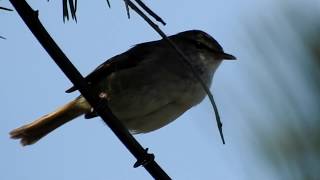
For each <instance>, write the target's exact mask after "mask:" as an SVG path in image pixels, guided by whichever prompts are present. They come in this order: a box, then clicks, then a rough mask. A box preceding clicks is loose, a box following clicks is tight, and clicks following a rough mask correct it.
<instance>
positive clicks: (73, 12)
mask: <svg viewBox="0 0 320 180" xmlns="http://www.w3.org/2000/svg"><path fill="white" fill-rule="evenodd" d="M68 4H69V9H70V13H71V17H72V19H73V20H75V21H76V22H77V16H76V11H77V5H78V0H75V1H74V2H73V0H62V8H63V22H65V19H67V20H69V11H68Z"/></svg>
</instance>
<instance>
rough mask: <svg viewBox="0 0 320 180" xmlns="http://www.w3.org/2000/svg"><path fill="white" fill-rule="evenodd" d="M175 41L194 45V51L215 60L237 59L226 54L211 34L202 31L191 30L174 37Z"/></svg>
mask: <svg viewBox="0 0 320 180" xmlns="http://www.w3.org/2000/svg"><path fill="white" fill-rule="evenodd" d="M172 39H173V40H175V39H176V40H177V41H180V42H183V43H187V44H189V45H192V46H193V47H192V48H193V49H194V50H196V51H198V52H199V53H202V54H207V55H209V56H211V57H212V58H210V59H214V60H220V61H221V60H235V59H236V57H235V56H233V55H231V54H228V53H225V52H224V51H223V48H222V47H221V45H220V44H219V43H218V42H217V41H216V40H215V39H214V38H213V37H212V36H210V35H209V34H207V33H205V32H203V31H200V30H189V31H184V32H180V33H178V34H176V35H173V36H172Z"/></svg>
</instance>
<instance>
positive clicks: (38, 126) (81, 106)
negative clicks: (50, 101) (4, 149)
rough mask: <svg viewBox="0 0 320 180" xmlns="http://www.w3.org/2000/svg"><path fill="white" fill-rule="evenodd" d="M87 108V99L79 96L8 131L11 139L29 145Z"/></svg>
mask: <svg viewBox="0 0 320 180" xmlns="http://www.w3.org/2000/svg"><path fill="white" fill-rule="evenodd" d="M89 110H90V105H89V104H88V103H87V101H86V100H85V99H84V98H83V97H79V98H77V99H75V100H73V101H71V102H69V103H68V104H66V105H64V106H62V107H60V108H59V109H57V110H56V111H54V112H52V113H50V114H47V115H45V116H42V117H41V118H39V119H37V120H35V121H33V122H32V123H30V124H26V125H24V126H21V127H19V128H17V129H14V130H13V131H11V132H10V136H11V138H13V139H21V144H22V145H23V146H25V145H31V144H33V143H35V142H37V141H38V140H39V139H41V138H42V137H44V136H46V135H47V134H49V133H50V132H51V131H53V130H55V129H56V128H58V127H60V126H61V125H63V124H65V123H67V122H69V121H71V120H72V119H74V118H76V117H78V116H80V115H82V114H84V113H86V112H88V111H89Z"/></svg>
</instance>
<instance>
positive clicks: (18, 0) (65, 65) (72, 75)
mask: <svg viewBox="0 0 320 180" xmlns="http://www.w3.org/2000/svg"><path fill="white" fill-rule="evenodd" d="M9 1H10V2H11V4H12V5H13V6H14V8H15V9H16V11H17V12H18V14H19V15H20V17H21V18H22V19H23V21H24V22H25V24H26V25H27V26H28V28H29V29H30V31H31V32H32V33H33V35H34V36H35V37H36V38H37V40H38V41H39V42H40V44H41V45H42V46H43V48H44V49H45V50H46V51H47V52H48V54H49V55H50V56H51V58H52V59H53V60H54V61H55V63H56V64H57V65H58V66H59V67H60V69H61V70H62V71H63V72H64V74H65V75H66V76H67V77H68V78H69V79H70V81H71V82H72V83H73V84H74V86H75V87H77V88H78V89H79V91H80V93H81V94H82V95H83V97H84V98H85V99H86V100H87V101H88V102H89V104H90V105H91V106H92V107H93V108H94V110H95V111H96V112H97V113H98V115H99V116H100V117H101V118H102V120H103V121H104V122H105V123H106V124H107V125H108V126H109V127H110V128H111V130H112V131H113V132H114V133H115V135H116V136H117V137H118V138H119V139H120V140H121V142H122V143H123V144H124V145H125V146H126V147H127V148H128V150H129V151H130V152H131V153H132V154H133V155H134V156H135V157H136V158H137V163H136V164H135V165H134V167H138V166H140V165H143V167H144V168H145V169H146V170H147V171H148V172H149V173H150V174H151V175H152V176H153V177H154V178H155V179H161V180H169V179H171V178H170V177H169V176H168V175H167V174H166V173H165V172H164V171H163V170H162V169H161V167H160V166H159V165H158V164H157V163H156V162H155V160H154V155H153V154H149V153H148V152H147V150H148V149H144V148H143V147H142V146H141V145H140V144H139V143H138V142H137V140H136V139H135V138H134V137H133V136H132V135H131V134H130V133H129V132H128V130H127V129H126V128H125V127H124V125H123V124H122V123H121V122H120V121H119V120H117V118H116V117H115V116H114V115H113V114H112V112H111V110H110V108H109V107H108V101H107V98H106V95H105V94H103V93H101V92H96V91H94V90H93V89H92V88H90V86H88V83H87V82H86V81H85V79H84V78H83V76H82V75H81V74H80V72H79V71H78V70H77V69H76V68H75V67H74V66H73V64H72V63H71V62H70V60H69V59H68V58H67V57H66V55H65V54H64V53H63V52H62V50H61V49H60V48H59V47H58V45H57V44H56V43H55V42H54V40H53V39H52V38H51V37H50V35H49V33H48V32H47V31H46V29H45V28H44V27H43V26H42V24H41V22H40V20H39V18H38V11H33V10H32V8H31V7H30V6H29V4H28V3H27V2H26V1H24V0H9Z"/></svg>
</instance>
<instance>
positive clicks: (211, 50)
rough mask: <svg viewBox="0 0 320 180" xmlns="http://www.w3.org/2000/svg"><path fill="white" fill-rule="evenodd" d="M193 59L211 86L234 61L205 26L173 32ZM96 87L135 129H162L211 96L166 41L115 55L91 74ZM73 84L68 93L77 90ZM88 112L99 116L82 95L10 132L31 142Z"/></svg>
mask: <svg viewBox="0 0 320 180" xmlns="http://www.w3.org/2000/svg"><path fill="white" fill-rule="evenodd" d="M168 38H169V39H170V40H172V41H173V42H174V43H175V44H176V45H177V46H178V47H179V48H180V49H181V50H182V51H183V52H184V53H185V55H186V56H187V57H188V58H189V60H190V63H191V64H192V66H193V67H194V69H195V70H196V72H197V73H198V74H199V76H200V77H201V78H202V80H203V81H204V83H205V84H206V85H207V86H208V87H209V86H210V85H211V82H212V78H213V75H214V73H215V71H216V69H217V68H218V66H219V65H220V63H221V62H222V60H224V59H225V60H234V59H236V58H235V57H234V56H233V55H231V54H227V53H225V52H224V51H223V49H222V47H221V46H220V45H219V43H218V42H217V41H216V40H215V39H214V38H213V37H211V36H210V35H209V34H207V33H205V32H203V31H200V30H189V31H184V32H181V33H178V34H175V35H172V36H169V37H168ZM85 79H86V81H87V82H88V83H89V84H90V85H91V87H92V88H94V89H95V90H99V92H103V93H105V94H107V97H108V104H109V107H110V109H111V111H112V112H113V114H114V115H115V116H116V117H117V118H118V119H119V120H120V121H121V122H122V123H124V125H125V126H126V127H127V128H128V130H129V131H130V132H131V133H132V134H139V133H147V132H150V131H154V130H157V129H159V128H161V127H163V126H165V125H167V124H169V123H170V122H172V121H174V120H175V119H177V118H178V117H179V116H180V115H182V114H183V113H184V112H186V111H187V110H188V109H190V108H191V107H193V106H195V105H197V104H199V103H200V102H201V101H202V100H203V99H204V98H205V96H206V93H205V91H204V90H203V88H202V86H201V84H200V82H199V81H198V80H197V78H196V77H195V76H194V74H193V73H192V71H191V70H190V67H189V66H188V65H186V64H185V63H184V62H183V61H182V60H181V57H180V56H179V55H178V54H177V53H176V52H175V50H174V49H173V48H172V47H170V46H169V45H168V44H167V42H166V41H165V40H163V39H162V40H157V41H151V42H145V43H141V44H138V45H136V46H134V47H133V48H131V49H129V50H128V51H126V52H124V53H122V54H119V55H116V56H114V57H112V58H110V59H109V60H107V61H106V62H104V63H103V64H101V65H100V66H98V67H97V68H96V69H95V70H94V71H93V72H92V73H90V74H89V75H88V76H86V78H85ZM76 90H77V89H76V88H75V87H71V88H70V89H68V90H67V91H66V92H67V93H70V92H73V91H76ZM81 115H85V118H87V119H88V118H93V117H96V116H97V114H96V113H95V112H94V110H93V109H92V107H91V106H90V104H89V103H88V102H87V101H86V100H85V98H84V97H82V96H81V95H80V96H79V97H77V98H76V99H74V100H72V101H71V102H69V103H67V104H66V105H64V106H62V107H60V108H58V109H57V110H55V111H54V112H52V113H49V114H47V115H45V116H42V117H41V118H39V119H37V120H35V121H34V122H31V123H30V124H26V125H24V126H22V127H20V128H17V129H14V130H13V131H11V132H10V135H11V138H13V139H21V144H22V145H23V146H25V145H31V144H33V143H35V142H37V141H38V140H39V139H41V138H42V137H44V136H46V135H47V134H49V133H50V132H51V131H53V130H55V129H56V128H58V127H59V126H61V125H63V124H65V123H67V122H69V121H71V120H73V119H75V118H76V117H78V116H81Z"/></svg>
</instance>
